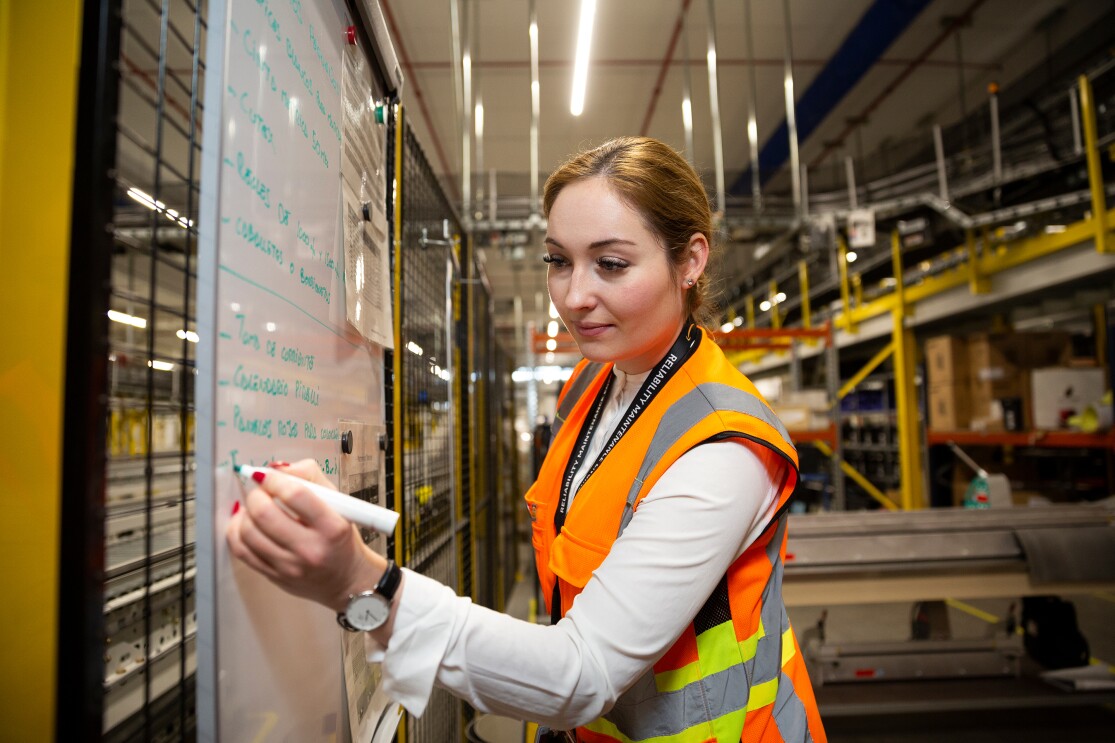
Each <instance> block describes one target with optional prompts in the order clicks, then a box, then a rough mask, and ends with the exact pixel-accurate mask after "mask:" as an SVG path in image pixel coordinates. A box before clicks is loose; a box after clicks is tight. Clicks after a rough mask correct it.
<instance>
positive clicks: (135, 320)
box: [108, 310, 147, 328]
mask: <svg viewBox="0 0 1115 743" xmlns="http://www.w3.org/2000/svg"><path fill="white" fill-rule="evenodd" d="M108 319H109V320H112V321H113V322H118V323H122V324H124V325H131V326H132V327H133V328H146V327H147V321H146V320H144V319H143V318H142V317H135V316H134V315H129V314H127V313H124V312H117V311H116V310H109V311H108Z"/></svg>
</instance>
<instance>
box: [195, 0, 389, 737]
mask: <svg viewBox="0 0 1115 743" xmlns="http://www.w3.org/2000/svg"><path fill="white" fill-rule="evenodd" d="M209 7H210V19H209V47H208V49H209V54H208V55H207V59H208V69H207V75H208V79H207V80H206V93H205V122H204V123H205V130H204V137H205V141H204V149H203V153H202V158H203V166H202V192H201V206H202V210H201V215H200V222H199V233H200V236H201V238H200V244H199V267H198V272H199V292H198V295H199V299H198V302H199V307H198V310H199V311H198V316H199V330H200V331H201V334H202V345H201V347H200V348H199V374H198V466H199V472H198V478H197V480H198V504H199V505H198V530H197V532H198V547H197V549H198V556H197V560H198V596H197V599H198V601H197V605H198V627H199V630H198V632H199V641H198V642H199V646H198V647H199V665H198V687H197V688H198V738H199V740H203V741H208V740H212V741H235V742H238V741H299V742H300V743H301V742H312V741H336V740H347V739H348V738H349V728H348V722H347V720H346V719H345V709H344V700H343V688H342V672H341V671H342V668H341V643H340V633H341V632H342V630H340V628H339V627H338V626H337V623H336V621H335V618H334V616H333V614H332V612H330V611H329V610H327V609H325V608H323V607H320V606H317V605H316V604H312V603H310V602H307V601H304V600H301V599H296V598H293V597H291V596H288V595H287V594H285V593H283V592H282V591H280V590H279V589H277V588H275V587H274V586H272V585H271V584H270V583H269V582H268V581H267V580H265V579H264V578H262V577H260V576H259V575H257V574H255V573H254V572H252V571H251V570H250V569H248V568H247V567H246V566H244V565H242V564H240V563H239V562H235V561H233V560H231V559H230V555H229V553H228V549H227V544H226V542H225V537H224V530H225V527H226V525H227V523H228V519H229V517H230V516H231V510H232V507H233V504H234V503H235V502H236V501H238V500H240V499H242V498H243V496H244V494H245V492H246V491H245V489H244V487H243V485H242V484H241V483H240V481H239V480H238V478H236V477H235V476H234V475H233V474H232V471H231V468H232V466H233V465H235V464H255V465H260V464H264V463H266V462H268V461H272V460H285V461H294V460H295V459H301V458H304V457H313V458H315V459H317V461H318V462H319V463H320V464H321V466H322V468H323V469H324V470H325V472H326V474H327V475H328V476H329V477H330V478H331V479H332V480H333V481H334V482H335V483H339V477H340V475H341V474H342V473H341V471H340V469H341V466H342V465H341V459H342V456H341V445H340V438H341V436H342V435H343V434H344V432H345V428H344V427H343V426H345V425H348V426H357V427H363V428H367V429H368V430H382V427H383V426H384V425H385V418H384V399H383V389H384V380H383V352H382V349H381V348H380V347H378V346H375V345H373V344H370V343H368V342H367V341H366V340H364V339H363V338H362V337H361V336H360V335H359V334H358V333H356V332H355V331H354V330H353V329H352V328H351V327H350V326H348V324H347V323H346V319H345V289H344V253H343V240H342V238H343V236H342V222H341V165H342V163H341V160H342V158H341V138H342V134H341V123H342V122H341V111H342V70H343V51H344V46H343V44H344V43H345V30H346V28H347V27H348V26H349V25H351V24H352V20H351V18H350V16H349V14H348V12H347V9H346V8H345V5H344V2H343V0H317V2H309V1H300V0H226V2H220V1H219V0H216V1H214V2H211V3H210V6H209ZM343 421H347V422H348V423H342V422H343ZM362 451H363V450H362ZM381 464H382V463H381ZM379 492H383V491H382V487H380V488H379ZM373 546H377V545H373ZM378 547H379V548H380V549H381V550H382V542H381V543H380V544H379V545H378Z"/></svg>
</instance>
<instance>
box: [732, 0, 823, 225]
mask: <svg viewBox="0 0 1115 743" xmlns="http://www.w3.org/2000/svg"><path fill="white" fill-rule="evenodd" d="M710 5H711V0H710ZM782 13H783V17H784V18H785V25H786V49H785V55H786V56H785V61H784V77H783V81H782V87H783V88H784V89H785V92H786V133H787V136H788V137H789V139H790V183H791V190H792V191H793V196H794V214H795V215H797V216H798V217H799V218H800V217H801V179H800V173H799V171H798V169H799V168H800V167H801V164H800V162H799V157H798V124H797V116H796V115H795V113H794V112H795V109H796V106H795V104H794V44H793V41H794V40H793V33H792V30H791V27H790V0H782Z"/></svg>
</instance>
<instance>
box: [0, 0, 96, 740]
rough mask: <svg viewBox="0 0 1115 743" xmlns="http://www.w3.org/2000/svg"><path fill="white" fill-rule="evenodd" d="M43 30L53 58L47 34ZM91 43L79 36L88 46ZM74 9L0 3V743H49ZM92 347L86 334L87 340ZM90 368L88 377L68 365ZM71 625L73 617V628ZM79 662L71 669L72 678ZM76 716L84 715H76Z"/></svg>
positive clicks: (78, 24)
mask: <svg viewBox="0 0 1115 743" xmlns="http://www.w3.org/2000/svg"><path fill="white" fill-rule="evenodd" d="M46 29H49V31H48V33H49V36H50V41H49V50H46V49H44V46H43V31H44V30H46ZM95 41H97V40H96V39H86V40H85V42H86V43H93V42H95ZM81 44H82V3H80V2H75V1H73V0H43V2H36V3H29V2H18V1H15V0H13V1H11V2H9V1H8V0H2V1H0V259H2V262H3V265H4V270H5V273H6V274H7V275H8V276H10V277H11V280H10V281H8V282H6V284H5V288H4V291H3V293H0V338H3V339H4V341H3V343H2V344H0V420H2V421H3V422H4V423H3V426H2V427H0V473H3V480H2V484H0V489H2V490H3V493H4V494H3V502H4V511H5V513H4V528H3V529H2V536H0V565H3V566H4V570H3V578H0V589H2V592H3V596H4V606H3V609H2V610H0V626H3V628H4V635H5V637H6V638H7V640H8V642H6V643H5V648H4V654H3V656H4V658H3V661H0V668H2V673H0V678H2V681H0V720H3V732H2V733H0V737H2V738H4V739H5V740H18V741H32V740H33V741H51V740H54V739H55V735H56V732H57V731H56V727H55V720H56V719H57V717H58V714H56V713H57V712H58V711H61V712H65V711H66V710H68V709H70V708H72V707H74V705H75V704H76V703H77V702H78V700H72V699H64V700H62V701H61V705H63V706H60V705H57V704H56V699H55V697H56V689H57V683H56V682H57V679H58V676H57V672H56V671H57V668H58V665H59V664H58V662H57V660H58V655H57V654H58V638H59V633H60V630H61V632H67V633H71V634H80V633H84V632H86V631H87V628H86V627H84V626H81V622H80V617H73V618H69V619H67V618H65V617H62V618H60V617H59V616H58V606H59V597H58V573H59V551H60V546H59V532H60V524H61V503H62V434H63V415H64V399H63V398H64V389H65V377H66V373H67V369H66V358H65V349H66V313H67V300H68V297H69V277H70V272H69V265H70V245H71V229H72V224H71V209H70V198H71V194H73V191H74V188H73V172H74V139H75V135H76V118H77V101H78V70H79V68H80V66H81V65H80V62H81V59H80V58H81V53H80V50H81ZM90 340H91V341H92V340H93V339H90ZM68 371H69V372H70V373H73V374H79V375H81V374H86V373H88V372H89V370H88V369H70V370H68ZM75 620H78V621H76V622H75ZM81 662H82V661H81V660H80V659H75V661H74V664H73V666H74V671H73V672H75V673H76V672H77V671H78V670H79V666H80V665H81ZM74 712H75V713H80V714H82V715H84V713H85V711H84V710H76V709H75V710H74Z"/></svg>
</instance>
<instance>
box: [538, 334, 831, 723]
mask: <svg viewBox="0 0 1115 743" xmlns="http://www.w3.org/2000/svg"><path fill="white" fill-rule="evenodd" d="M611 373H612V365H611V364H600V363H589V362H587V361H582V362H581V363H580V364H579V365H578V366H577V368H576V369H575V370H574V373H573V376H571V377H570V379H569V381H568V382H567V384H566V386H565V388H564V389H563V391H562V396H561V398H560V399H559V401H558V416H557V418H556V419H555V422H554V429H555V431H554V438H553V441H552V443H551V445H550V450H549V452H548V453H547V456H546V459H545V461H544V462H543V464H542V468H541V471H540V472H539V475H538V479H537V481H536V482H535V484H534V485H533V486H532V487H531V489H530V490H529V491H528V492H527V495H526V500H527V507H528V509H529V511H530V515H531V521H532V535H531V541H532V543H533V546H534V551H535V560H536V563H537V566H538V575H539V578H540V580H541V583H542V595H543V596H545V597H546V603H547V608H552V607H551V606H550V603H551V598H550V597H551V596H553V595H554V589H555V586H556V587H557V591H558V593H559V595H560V614H561V615H562V616H564V614H565V612H566V611H568V610H569V608H570V607H571V606H572V605H573V602H574V599H575V598H576V597H577V595H578V594H579V593H580V592H581V590H582V589H583V588H584V586H585V584H586V583H588V581H589V579H590V578H591V576H592V573H593V571H594V570H595V569H596V568H597V567H599V566H600V564H601V563H602V562H603V561H604V558H605V557H607V555H608V552H609V550H610V549H611V547H612V543H613V542H614V541H615V540H616V539H617V538H618V537H619V535H620V533H622V531H623V529H624V528H625V527H626V525H627V523H628V522H629V521H630V519H631V517H632V516H633V514H634V511H635V510H636V509H637V508H638V505H639V502H640V501H641V500H642V498H643V497H644V496H645V495H646V494H647V493H648V492H649V491H650V490H651V488H652V487H654V484H655V483H656V482H657V481H658V478H659V477H661V476H662V474H663V473H664V472H665V471H666V470H667V469H668V468H669V467H670V465H672V464H673V463H674V462H675V461H676V460H677V459H678V457H680V456H681V455H682V454H684V453H685V452H687V451H689V450H690V449H692V448H693V447H695V446H698V445H699V444H702V443H705V442H708V441H713V440H723V439H726V438H737V439H746V440H749V441H752V442H755V443H758V444H761V445H763V446H767V447H770V448H771V449H773V450H774V451H776V452H778V453H779V454H781V455H782V456H783V457H785V459H786V460H787V462H789V463H790V464H791V465H792V467H791V468H790V475H789V476H788V477H787V478H786V482H785V483H784V484H783V486H782V491H781V493H780V494H779V498H778V507H777V508H776V510H775V513H776V515H775V517H774V518H773V519H772V522H771V523H770V524H768V526H767V529H766V530H765V531H764V532H763V533H762V534H761V535H760V536H759V538H758V539H757V540H756V541H755V542H754V543H753V544H751V545H750V546H749V547H748V548H747V549H746V550H745V552H744V554H743V555H741V556H740V557H739V558H738V559H737V560H736V561H735V562H734V563H732V565H731V566H730V567H729V568H728V572H727V573H726V574H725V575H724V577H723V578H722V579H721V581H720V584H719V586H718V587H717V589H716V590H715V591H714V592H713V594H712V596H710V597H709V599H708V602H707V603H706V604H705V606H704V607H703V608H702V609H701V611H700V612H698V614H697V617H696V618H695V619H694V621H693V622H692V623H691V624H690V625H689V626H688V627H687V628H686V629H685V631H684V632H683V633H682V634H681V636H680V637H678V639H677V640H676V641H675V642H674V644H673V645H672V646H671V647H670V648H669V650H667V651H666V654H665V655H663V656H662V658H660V659H659V660H658V661H657V662H656V663H655V664H654V666H653V668H652V669H650V670H649V671H648V672H647V673H646V674H644V676H643V677H641V678H640V679H638V680H637V681H636V682H635V684H634V686H632V688H630V689H629V690H627V691H626V692H624V693H623V694H622V695H621V696H620V698H619V699H618V700H617V701H616V704H615V706H614V707H613V708H612V709H611V710H609V711H608V712H607V713H605V714H604V716H603V717H600V718H598V719H597V720H594V721H593V722H591V723H589V724H588V725H585V726H583V727H579V728H577V739H578V740H580V741H590V742H595V741H651V740H653V741H655V742H656V743H657V742H662V743H665V742H666V741H670V742H677V743H680V742H682V741H684V742H686V743H688V742H690V741H692V742H693V743H724V742H725V741H737V740H739V741H781V740H785V741H795V742H796V741H818V742H819V741H824V740H826V738H825V732H824V728H823V727H822V724H821V718H820V714H819V713H818V711H817V703H816V700H815V699H814V696H813V687H812V685H811V684H810V681H809V676H808V674H807V672H806V668H805V662H804V660H803V658H802V654H801V649H800V648H799V647H798V643H797V639H796V638H795V637H794V633H793V630H792V629H791V628H790V622H789V618H788V617H787V614H786V607H785V604H784V603H783V601H782V570H783V561H784V560H785V553H786V511H787V508H786V505H787V501H788V500H789V498H790V495H791V494H792V493H793V490H794V486H795V484H796V482H797V473H798V470H797V452H796V450H795V449H794V446H793V444H791V443H790V440H789V435H788V434H787V432H786V429H785V428H784V427H783V426H782V423H781V422H780V421H779V420H778V418H777V417H776V416H775V415H774V413H773V412H772V411H771V409H770V407H769V406H768V405H767V404H766V402H765V401H764V400H763V399H762V396H761V395H760V394H759V392H758V391H757V390H756V389H755V386H754V385H753V384H752V383H751V382H750V381H749V380H748V379H747V378H746V377H745V376H743V374H741V373H740V372H739V371H738V370H736V369H735V368H734V367H733V366H732V365H731V364H730V363H729V362H728V360H727V359H726V358H725V357H724V353H723V352H722V351H721V350H720V348H719V347H718V346H717V345H716V344H715V343H714V342H713V341H712V340H710V339H709V338H708V337H707V335H705V336H704V337H703V339H702V340H701V341H700V343H699V344H698V345H697V348H696V350H695V351H693V353H692V355H691V356H690V357H689V358H688V359H687V360H686V361H685V362H684V364H682V366H681V367H680V368H679V369H678V370H677V372H676V373H674V374H673V375H672V376H671V377H670V378H669V379H668V381H666V382H665V384H664V385H663V386H662V387H661V388H660V389H659V391H658V392H657V394H656V395H655V396H654V397H653V398H652V399H651V400H650V402H649V404H648V406H647V407H646V408H645V409H644V410H643V411H642V413H641V414H640V415H639V417H638V418H637V419H635V421H634V423H633V424H631V426H630V428H628V430H627V431H626V433H624V434H623V436H622V437H621V438H620V439H619V440H618V442H616V443H615V445H614V448H613V449H612V450H611V451H610V452H609V453H608V454H607V456H605V457H604V459H603V460H602V461H601V462H600V463H599V464H598V466H597V468H596V469H595V471H592V472H591V474H590V475H589V476H588V477H587V478H586V479H585V481H584V483H583V484H582V486H581V488H580V490H579V491H578V492H577V495H576V498H575V499H574V500H573V501H572V504H571V505H570V507H569V509H568V513H567V514H566V515H565V521H564V524H563V525H562V528H561V531H560V533H558V530H557V529H556V528H555V525H554V516H555V513H556V512H557V509H558V503H559V500H560V492H561V486H562V479H563V477H564V476H565V474H566V465H567V462H568V460H569V459H570V457H571V456H573V449H574V447H575V446H576V445H577V440H578V435H579V433H580V431H581V429H582V427H583V425H584V423H585V421H586V418H587V416H588V415H589V414H590V411H591V410H592V408H593V406H594V403H595V401H596V399H597V396H598V395H599V393H600V391H601V389H602V387H603V386H604V383H605V381H606V380H607V379H608V378H609V375H611ZM652 375H653V372H652ZM590 464H591V463H582V466H589V465H590Z"/></svg>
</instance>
